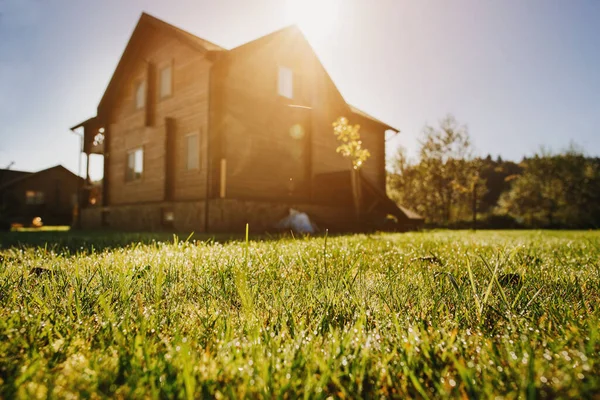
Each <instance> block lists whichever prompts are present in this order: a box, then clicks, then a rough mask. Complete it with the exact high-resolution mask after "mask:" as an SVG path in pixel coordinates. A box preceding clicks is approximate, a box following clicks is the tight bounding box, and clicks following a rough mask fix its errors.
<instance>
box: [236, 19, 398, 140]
mask: <svg viewBox="0 0 600 400" xmlns="http://www.w3.org/2000/svg"><path fill="white" fill-rule="evenodd" d="M294 31H295V32H296V33H298V34H300V35H301V36H302V38H303V39H304V40H305V41H306V43H307V44H308V46H309V47H311V50H312V51H313V54H314V55H315V57H316V58H317V59H318V58H319V57H318V56H317V54H316V53H315V51H314V49H312V46H311V45H310V43H309V42H308V40H306V37H304V34H303V33H302V30H301V29H300V28H299V27H298V26H297V25H289V26H286V27H285V28H282V29H279V30H277V31H275V32H272V33H269V34H267V35H264V36H261V37H259V38H257V39H254V40H252V41H250V42H247V43H244V44H242V45H240V46H237V47H234V48H233V49H231V50H230V52H236V51H240V50H245V49H248V48H251V47H254V46H260V45H262V44H264V43H266V42H268V41H270V40H273V39H274V38H275V37H276V36H279V35H282V34H286V33H289V32H294ZM319 63H320V64H321V67H322V68H323V70H324V71H325V75H327V78H328V79H329V80H330V81H331V83H332V84H333V87H334V88H335V90H336V91H337V92H338V94H339V95H340V97H341V98H342V99H343V100H344V102H345V103H346V104H347V105H348V107H349V109H350V111H351V112H352V113H354V114H357V115H360V116H361V117H363V118H366V119H369V120H371V121H373V122H375V123H377V124H379V125H382V126H383V127H385V128H386V129H390V130H393V131H395V132H400V130H399V129H396V128H394V127H392V126H390V125H388V124H386V123H385V122H382V121H381V120H379V119H377V118H375V117H373V116H371V115H369V114H367V113H366V112H364V111H361V110H359V109H358V108H356V107H354V106H352V105H350V104H348V102H347V101H346V100H345V99H344V96H343V95H342V93H341V92H340V90H339V89H338V88H337V85H336V84H335V82H334V81H333V79H331V76H330V75H329V73H328V72H327V70H326V69H325V67H324V66H323V64H322V63H321V61H320V60H319Z"/></svg>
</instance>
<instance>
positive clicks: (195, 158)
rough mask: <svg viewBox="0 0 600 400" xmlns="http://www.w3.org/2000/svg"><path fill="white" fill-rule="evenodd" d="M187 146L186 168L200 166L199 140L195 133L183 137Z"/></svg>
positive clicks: (189, 169)
mask: <svg viewBox="0 0 600 400" xmlns="http://www.w3.org/2000/svg"><path fill="white" fill-rule="evenodd" d="M185 142H186V146H187V157H186V169H187V170H188V171H191V170H194V169H198V168H200V146H199V144H200V140H199V135H198V134H197V133H191V134H189V135H187V136H186V137H185Z"/></svg>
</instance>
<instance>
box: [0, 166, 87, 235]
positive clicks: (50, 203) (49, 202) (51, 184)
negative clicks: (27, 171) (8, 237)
mask: <svg viewBox="0 0 600 400" xmlns="http://www.w3.org/2000/svg"><path fill="white" fill-rule="evenodd" d="M81 181H82V180H81V178H78V177H77V176H76V175H75V174H73V173H71V172H70V171H68V170H66V169H65V168H63V167H60V166H59V167H55V168H50V169H47V170H44V171H40V172H39V173H36V174H33V175H31V176H28V177H27V178H25V179H23V180H21V181H18V182H16V183H14V184H12V185H10V186H9V187H7V188H6V189H5V190H4V201H5V205H6V206H7V210H6V212H7V215H8V218H9V219H11V220H12V219H16V220H17V221H18V222H21V223H26V224H29V223H31V220H32V218H33V217H36V216H39V217H41V218H42V221H43V222H44V223H45V224H51V225H55V224H66V225H70V223H71V219H72V215H73V207H74V206H75V202H76V199H77V197H76V196H77V190H78V188H79V183H80V182H81ZM27 191H36V192H43V193H44V202H43V204H39V205H36V204H26V200H25V199H26V196H25V193H26V192H27Z"/></svg>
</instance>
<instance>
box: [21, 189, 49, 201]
mask: <svg viewBox="0 0 600 400" xmlns="http://www.w3.org/2000/svg"><path fill="white" fill-rule="evenodd" d="M25 204H44V192H40V191H35V190H28V191H26V192H25Z"/></svg>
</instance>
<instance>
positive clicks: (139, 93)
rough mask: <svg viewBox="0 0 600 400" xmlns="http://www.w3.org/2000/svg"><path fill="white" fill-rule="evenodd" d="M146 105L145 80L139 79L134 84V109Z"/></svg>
mask: <svg viewBox="0 0 600 400" xmlns="http://www.w3.org/2000/svg"><path fill="white" fill-rule="evenodd" d="M145 105H146V81H139V82H137V84H136V86H135V109H136V110H139V109H140V108H144V106H145Z"/></svg>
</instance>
